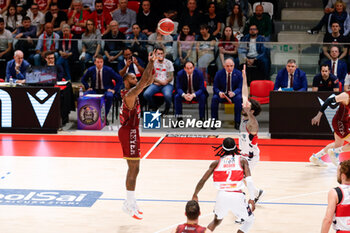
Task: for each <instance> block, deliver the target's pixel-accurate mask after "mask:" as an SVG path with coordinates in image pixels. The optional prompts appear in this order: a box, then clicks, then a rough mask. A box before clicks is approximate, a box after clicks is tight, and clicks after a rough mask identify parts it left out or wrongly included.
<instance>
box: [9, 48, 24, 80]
mask: <svg viewBox="0 0 350 233" xmlns="http://www.w3.org/2000/svg"><path fill="white" fill-rule="evenodd" d="M29 66H30V64H29V62H27V61H26V60H24V59H23V52H22V51H21V50H16V51H15V55H14V56H13V59H12V60H10V61H9V62H8V63H7V65H6V81H9V80H10V77H12V79H13V82H15V83H25V81H26V80H25V79H26V71H27V68H28V67H29Z"/></svg>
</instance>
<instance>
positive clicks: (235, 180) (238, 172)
mask: <svg viewBox="0 0 350 233" xmlns="http://www.w3.org/2000/svg"><path fill="white" fill-rule="evenodd" d="M240 159H241V156H239V155H235V156H232V155H226V156H224V157H221V158H220V161H219V164H218V166H217V167H216V168H215V170H214V173H213V180H214V185H215V187H216V188H217V189H218V190H224V191H241V190H242V189H243V188H244V186H245V185H244V183H243V178H244V173H243V169H242V166H241V161H240Z"/></svg>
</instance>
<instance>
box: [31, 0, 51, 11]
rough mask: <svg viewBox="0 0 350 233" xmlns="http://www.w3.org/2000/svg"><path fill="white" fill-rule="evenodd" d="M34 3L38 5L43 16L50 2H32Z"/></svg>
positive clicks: (37, 0)
mask: <svg viewBox="0 0 350 233" xmlns="http://www.w3.org/2000/svg"><path fill="white" fill-rule="evenodd" d="M34 3H36V4H38V6H39V11H41V12H42V13H44V14H45V13H46V12H47V11H48V9H49V6H50V4H51V0H34Z"/></svg>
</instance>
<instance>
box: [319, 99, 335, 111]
mask: <svg viewBox="0 0 350 233" xmlns="http://www.w3.org/2000/svg"><path fill="white" fill-rule="evenodd" d="M336 102H337V101H336V100H335V97H332V98H328V99H326V101H325V102H324V103H323V104H322V106H321V109H320V112H322V113H324V110H326V108H327V107H328V106H329V105H331V104H332V103H336Z"/></svg>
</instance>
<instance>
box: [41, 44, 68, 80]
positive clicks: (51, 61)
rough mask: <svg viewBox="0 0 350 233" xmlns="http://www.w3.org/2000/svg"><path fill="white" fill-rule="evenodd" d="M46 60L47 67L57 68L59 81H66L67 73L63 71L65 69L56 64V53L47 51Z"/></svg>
mask: <svg viewBox="0 0 350 233" xmlns="http://www.w3.org/2000/svg"><path fill="white" fill-rule="evenodd" d="M44 59H45V61H46V64H45V66H50V67H55V68H56V72H57V81H62V80H63V79H66V78H67V76H66V73H65V72H64V70H63V67H62V66H61V65H60V64H56V59H55V52H54V51H46V52H45V53H44Z"/></svg>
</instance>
